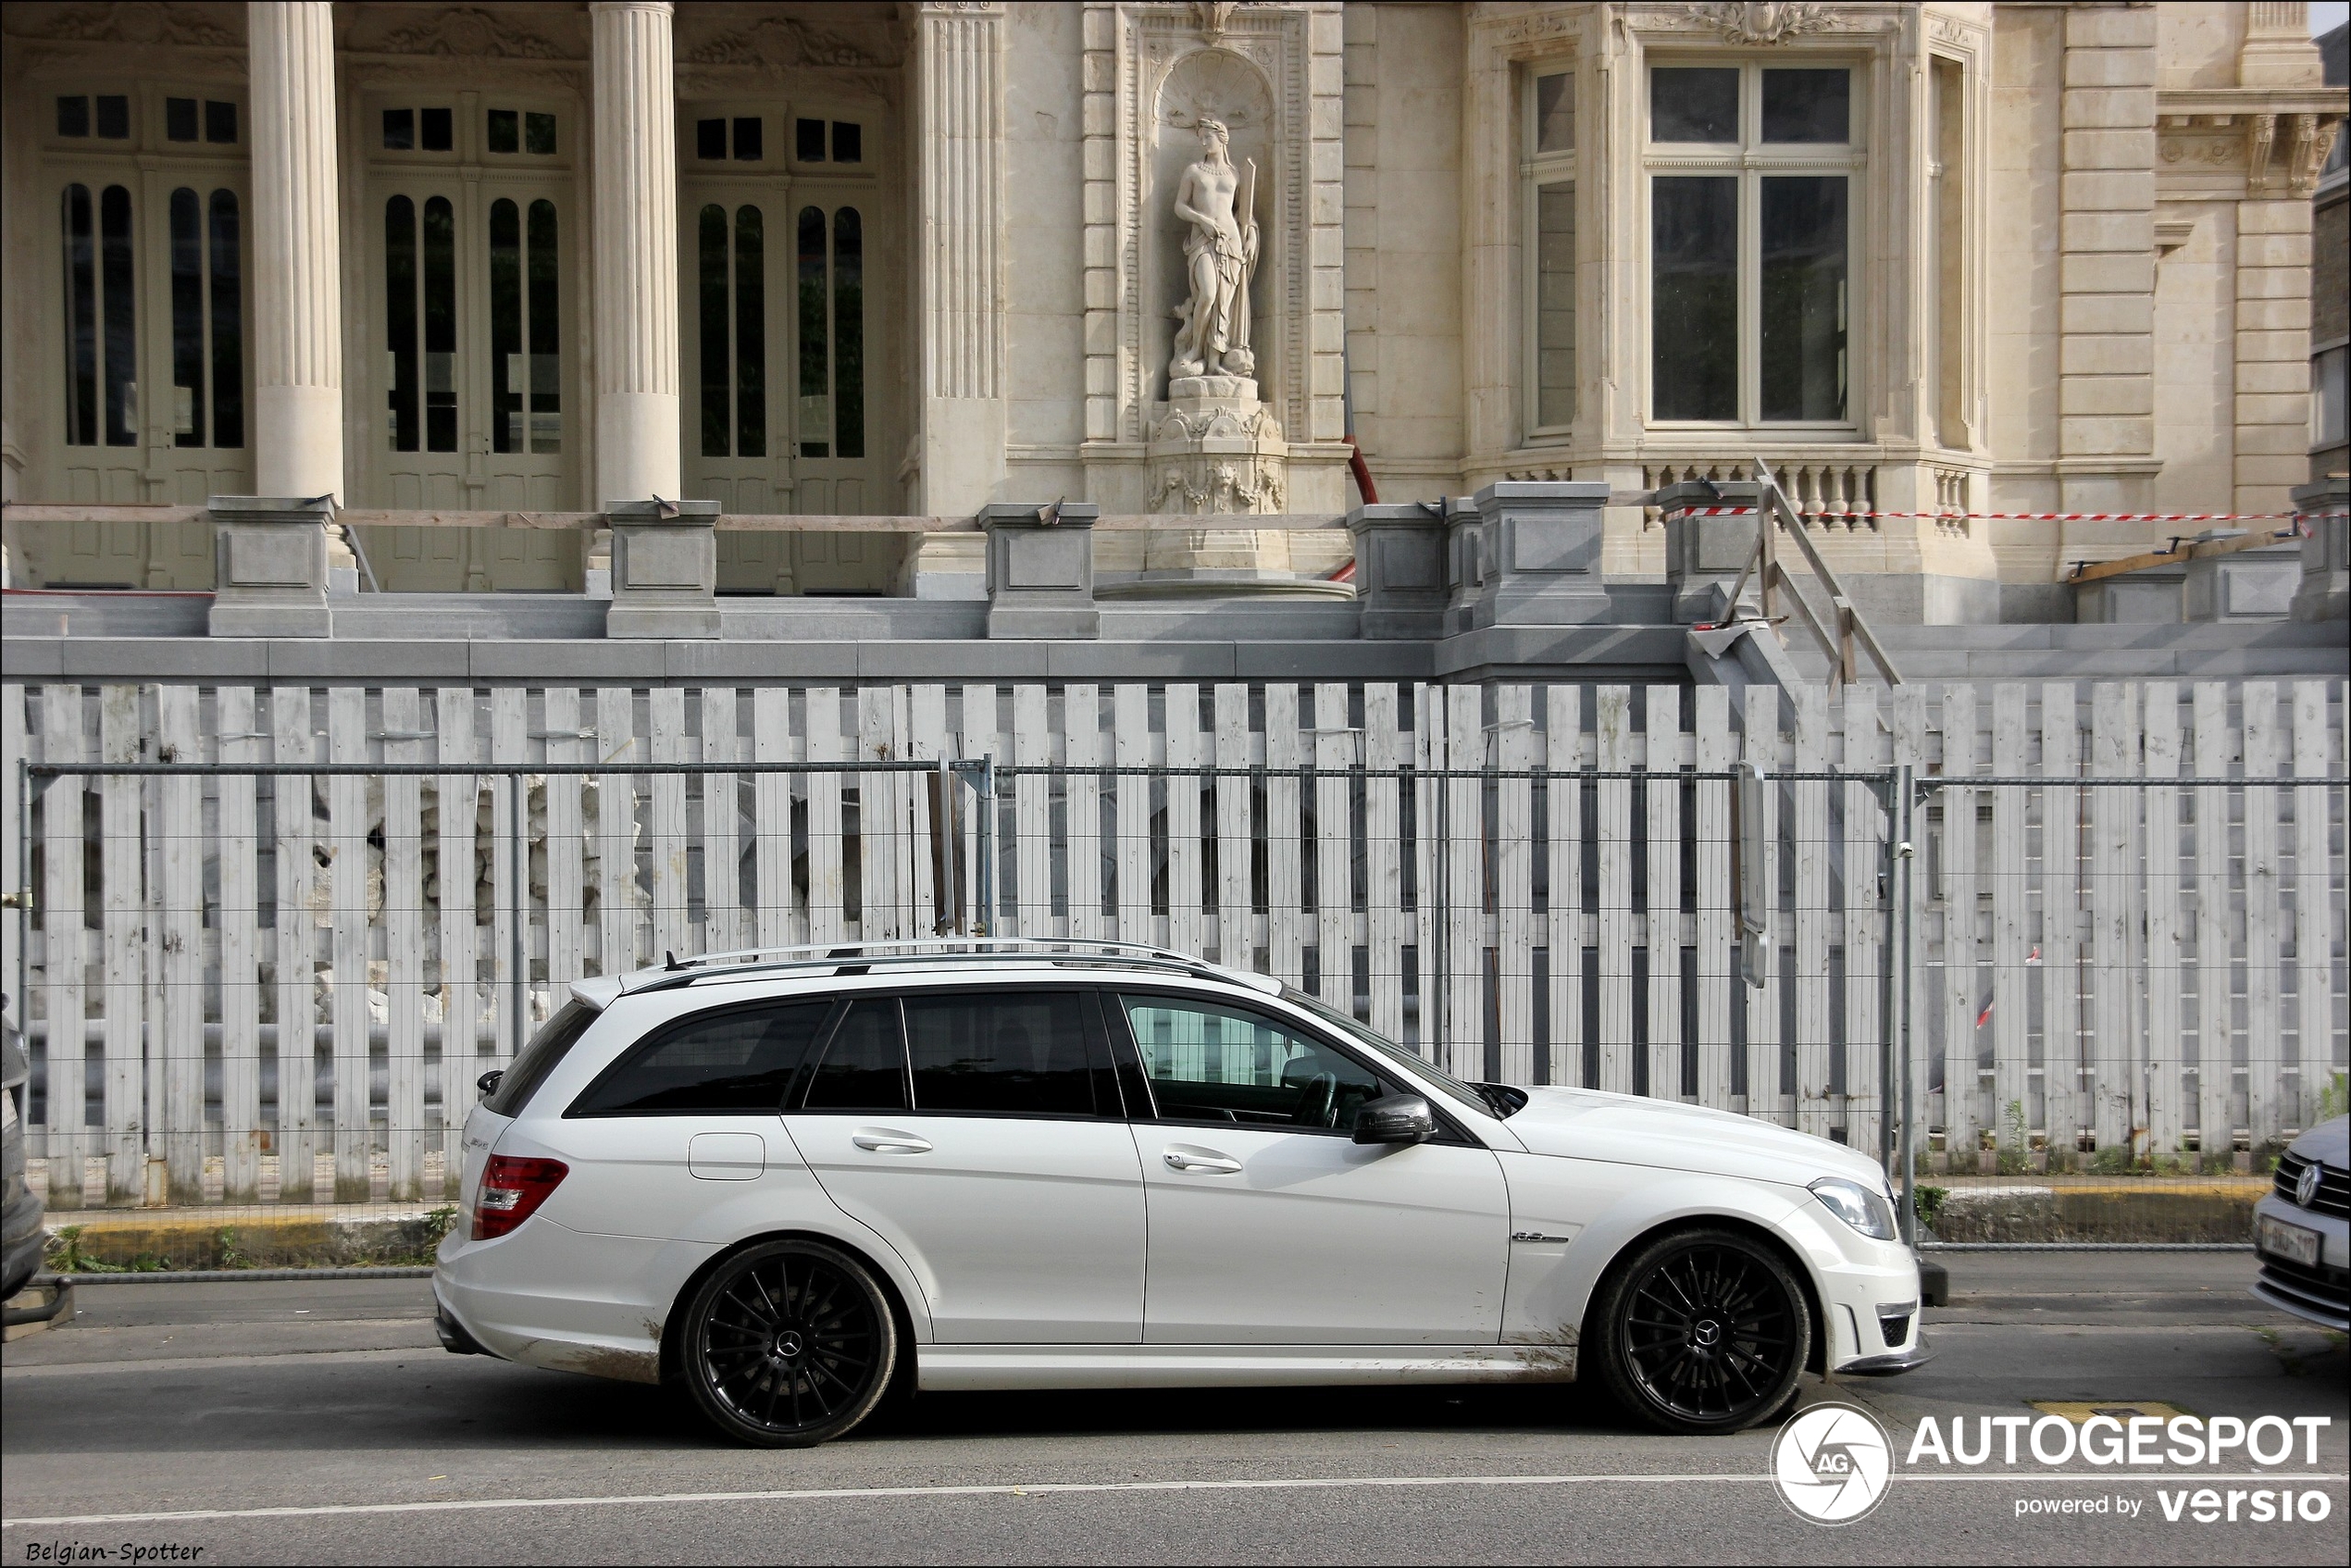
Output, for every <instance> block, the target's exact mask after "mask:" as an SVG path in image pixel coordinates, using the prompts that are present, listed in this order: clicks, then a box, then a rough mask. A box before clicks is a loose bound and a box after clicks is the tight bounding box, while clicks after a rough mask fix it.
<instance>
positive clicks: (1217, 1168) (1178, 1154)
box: [1161, 1149, 1241, 1176]
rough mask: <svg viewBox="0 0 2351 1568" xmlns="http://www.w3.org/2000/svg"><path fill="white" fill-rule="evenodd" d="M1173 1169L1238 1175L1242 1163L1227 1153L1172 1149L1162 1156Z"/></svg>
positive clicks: (1220, 1174)
mask: <svg viewBox="0 0 2351 1568" xmlns="http://www.w3.org/2000/svg"><path fill="white" fill-rule="evenodd" d="M1161 1158H1162V1159H1163V1160H1165V1161H1166V1162H1167V1168H1168V1169H1169V1170H1171V1171H1205V1172H1207V1173H1208V1174H1209V1175H1211V1176H1238V1175H1240V1171H1241V1163H1240V1162H1239V1161H1238V1160H1236V1159H1233V1158H1232V1157H1231V1156H1229V1155H1225V1154H1213V1153H1209V1152H1207V1151H1188V1150H1182V1149H1170V1150H1169V1151H1167V1152H1166V1153H1164V1154H1163V1155H1162V1156H1161Z"/></svg>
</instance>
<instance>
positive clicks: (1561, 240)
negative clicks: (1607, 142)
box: [1520, 66, 1575, 440]
mask: <svg viewBox="0 0 2351 1568" xmlns="http://www.w3.org/2000/svg"><path fill="white" fill-rule="evenodd" d="M1523 136H1524V148H1525V153H1524V157H1523V159H1522V160H1521V163H1520V168H1521V169H1522V170H1523V173H1522V176H1521V180H1520V186H1521V197H1520V206H1521V210H1522V211H1523V212H1524V215H1525V225H1526V232H1525V239H1524V243H1523V248H1522V252H1521V254H1522V255H1524V258H1525V264H1524V279H1523V281H1522V283H1521V286H1520V287H1521V296H1522V297H1523V298H1524V301H1525V305H1526V326H1525V342H1526V343H1527V345H1528V367H1527V374H1526V376H1525V378H1524V381H1525V389H1526V408H1525V420H1526V429H1527V433H1528V435H1529V437H1530V438H1532V439H1536V440H1541V439H1545V438H1558V437H1563V436H1565V435H1566V434H1567V433H1568V429H1569V427H1571V426H1572V425H1573V424H1574V422H1575V77H1574V72H1573V71H1572V70H1565V69H1561V70H1553V69H1549V68H1544V67H1541V66H1537V67H1536V68H1535V69H1534V70H1533V71H1532V72H1531V73H1530V75H1529V77H1528V80H1527V90H1526V94H1525V123H1524V131H1523Z"/></svg>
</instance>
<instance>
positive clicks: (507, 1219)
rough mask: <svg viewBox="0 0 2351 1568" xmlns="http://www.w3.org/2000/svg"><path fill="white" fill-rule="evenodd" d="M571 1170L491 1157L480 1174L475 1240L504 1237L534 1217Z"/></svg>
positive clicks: (560, 1165) (559, 1164) (543, 1162)
mask: <svg viewBox="0 0 2351 1568" xmlns="http://www.w3.org/2000/svg"><path fill="white" fill-rule="evenodd" d="M570 1169H571V1167H570V1166H568V1165H566V1164H564V1163H563V1162H562V1161H561V1160H534V1159H526V1158H523V1157H521V1156H518V1155H514V1154H492V1155H491V1157H490V1165H489V1168H488V1169H486V1170H484V1171H483V1172H482V1173H481V1196H480V1197H479V1198H478V1199H476V1200H475V1201H474V1239H475V1240H476V1241H488V1240H490V1239H491V1238H493V1237H499V1236H504V1235H505V1234H506V1233H507V1232H508V1231H510V1230H512V1229H514V1228H515V1226H518V1225H520V1224H522V1222H523V1221H525V1220H527V1219H529V1217H530V1216H531V1215H533V1214H535V1213H538V1212H539V1205H540V1204H541V1203H544V1202H545V1201H547V1199H548V1197H549V1195H550V1194H552V1193H553V1192H554V1190H555V1184H556V1183H557V1182H560V1181H562V1180H563V1179H564V1176H566V1174H567V1173H568V1172H569V1171H570Z"/></svg>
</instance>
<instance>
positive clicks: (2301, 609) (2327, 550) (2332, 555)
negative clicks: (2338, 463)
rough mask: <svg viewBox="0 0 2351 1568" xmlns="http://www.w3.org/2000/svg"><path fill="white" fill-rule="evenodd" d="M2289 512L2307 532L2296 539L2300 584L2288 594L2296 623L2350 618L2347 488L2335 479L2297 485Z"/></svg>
mask: <svg viewBox="0 0 2351 1568" xmlns="http://www.w3.org/2000/svg"><path fill="white" fill-rule="evenodd" d="M2294 505H2295V510H2296V511H2298V512H2301V513H2302V514H2303V515H2304V516H2303V526H2304V527H2305V528H2307V529H2309V530H2310V531H2309V532H2308V533H2307V534H2306V535H2304V536H2303V540H2302V585H2301V587H2300V588H2299V589H2298V590H2296V591H2295V595H2294V618H2295V620H2298V621H2339V620H2342V619H2344V618H2345V616H2351V516H2346V515H2345V513H2346V511H2351V485H2346V484H2345V482H2344V479H2343V477H2342V476H2341V475H2339V474H2338V475H2336V476H2335V477H2334V478H2332V479H2320V480H2318V481H2316V482H2315V483H2311V484H2307V485H2303V486H2301V487H2300V488H2298V489H2297V490H2295V492H2294Z"/></svg>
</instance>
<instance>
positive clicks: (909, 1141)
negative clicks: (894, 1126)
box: [849, 1127, 930, 1154]
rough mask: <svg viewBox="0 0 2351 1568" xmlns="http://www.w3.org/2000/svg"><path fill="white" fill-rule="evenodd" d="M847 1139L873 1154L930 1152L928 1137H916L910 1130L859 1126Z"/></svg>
mask: <svg viewBox="0 0 2351 1568" xmlns="http://www.w3.org/2000/svg"><path fill="white" fill-rule="evenodd" d="M849 1141H850V1142H852V1143H853V1144H855V1145H856V1146H857V1147H858V1148H860V1149H863V1150H865V1151H869V1152H871V1153H875V1154H927V1153H929V1152H930V1139H927V1138H916V1137H915V1136H914V1134H913V1133H911V1132H895V1131H892V1130H891V1129H890V1128H889V1127H860V1128H858V1129H857V1130H856V1131H855V1132H852V1133H851V1134H850V1135H849Z"/></svg>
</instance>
